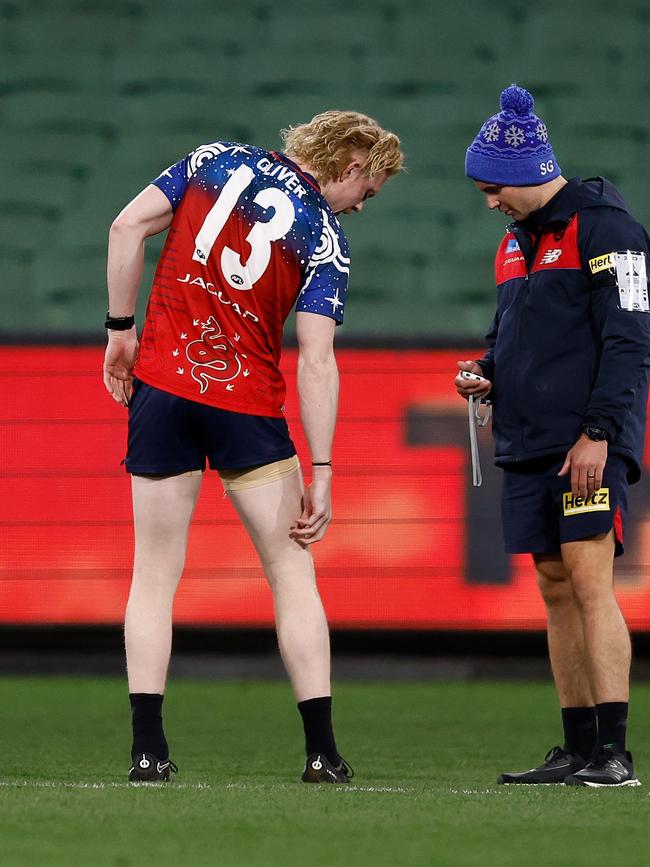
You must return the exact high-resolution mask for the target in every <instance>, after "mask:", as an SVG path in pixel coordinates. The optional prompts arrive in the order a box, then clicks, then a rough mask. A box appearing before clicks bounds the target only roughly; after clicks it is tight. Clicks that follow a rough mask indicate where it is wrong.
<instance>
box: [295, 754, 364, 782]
mask: <svg viewBox="0 0 650 867" xmlns="http://www.w3.org/2000/svg"><path fill="white" fill-rule="evenodd" d="M353 776H354V771H353V770H352V768H351V767H350V765H348V764H347V762H345V761H343V759H341V764H340V765H339V766H338V767H335V766H334V765H333V764H332V763H331V762H330V761H329V760H328V759H327V758H326V757H325V756H324V755H323V754H322V753H312V754H311V755H310V756H307V761H306V763H305V770H304V771H303V772H302V781H303V783H349V782H350V780H351V779H352V777H353Z"/></svg>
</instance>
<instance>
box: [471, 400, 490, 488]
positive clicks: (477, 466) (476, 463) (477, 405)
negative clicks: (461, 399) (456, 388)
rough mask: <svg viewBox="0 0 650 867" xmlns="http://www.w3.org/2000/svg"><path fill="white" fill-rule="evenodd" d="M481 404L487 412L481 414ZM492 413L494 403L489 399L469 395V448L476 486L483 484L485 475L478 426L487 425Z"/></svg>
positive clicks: (473, 480) (473, 481)
mask: <svg viewBox="0 0 650 867" xmlns="http://www.w3.org/2000/svg"><path fill="white" fill-rule="evenodd" d="M481 404H483V405H484V406H485V410H486V411H485V414H484V415H481ZM491 413H492V404H491V403H490V401H489V400H483V399H482V398H480V397H479V399H478V400H476V398H475V397H474V395H473V394H471V395H470V396H469V400H468V401H467V414H468V417H469V448H470V452H471V454H472V484H473V485H474V487H475V488H478V487H480V486H481V483H482V482H483V476H482V475H481V460H480V458H479V454H478V440H477V437H476V428H477V427H485V425H486V424H487V423H488V421H489V420H490V415H491Z"/></svg>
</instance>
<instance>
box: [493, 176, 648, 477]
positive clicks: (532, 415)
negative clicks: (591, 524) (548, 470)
mask: <svg viewBox="0 0 650 867" xmlns="http://www.w3.org/2000/svg"><path fill="white" fill-rule="evenodd" d="M649 252H650V238H648V235H647V233H646V232H645V230H644V228H643V226H641V225H640V224H639V223H637V221H636V220H635V219H634V218H633V217H632V216H631V215H630V214H629V213H628V210H627V207H626V205H625V202H624V201H623V199H622V198H621V196H620V194H619V193H618V191H617V190H616V189H615V188H614V187H613V186H612V184H610V183H609V182H608V181H606V180H605V179H603V178H590V179H589V180H585V181H581V180H580V178H573V179H571V180H570V181H568V183H567V184H566V185H565V186H564V187H562V189H560V190H559V192H558V193H557V194H556V195H555V196H554V197H553V198H552V199H551V200H550V201H549V202H548V203H547V204H546V205H545V206H544V207H543V208H540V209H539V210H538V211H535V212H534V213H532V214H531V215H530V216H529V217H528V218H527V219H526V220H525V221H522V222H515V223H512V224H511V225H509V226H508V228H507V231H506V236H505V238H504V239H503V241H502V242H501V245H500V246H499V250H498V252H497V256H496V262H495V270H496V282H497V289H498V304H497V312H496V315H495V317H494V321H493V323H492V327H491V329H490V332H489V333H488V334H487V341H488V345H489V347H490V348H489V350H488V352H487V353H486V355H485V356H484V358H482V359H480V360H479V364H480V365H481V367H482V369H483V372H484V375H485V376H486V377H487V378H488V379H490V380H491V381H492V384H493V386H492V393H491V399H492V401H493V403H494V421H493V434H494V442H495V453H496V463H497V464H498V465H500V466H503V465H508V464H510V463H514V462H518V461H524V460H530V459H532V458H536V457H541V456H543V455H550V454H555V453H557V454H558V455H565V454H566V452H567V451H568V450H569V449H570V448H571V447H572V446H573V445H574V444H575V443H576V441H577V440H578V438H579V437H580V434H581V428H582V426H583V425H592V426H593V427H599V428H603V429H604V430H606V431H607V433H608V435H609V439H610V445H609V452H610V453H611V454H618V455H622V456H623V457H624V458H626V459H627V461H628V463H629V466H630V470H629V474H628V475H629V480H630V482H634V481H637V480H638V478H639V476H640V468H641V463H642V454H643V441H644V429H645V419H646V404H647V391H648V386H647V369H648V366H649V364H650V358H649V355H650V307H649V304H648V285H647V278H646V274H647V272H646V270H645V269H646V259H647V256H648V253H649Z"/></svg>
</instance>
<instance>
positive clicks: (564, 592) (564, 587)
mask: <svg viewBox="0 0 650 867" xmlns="http://www.w3.org/2000/svg"><path fill="white" fill-rule="evenodd" d="M537 586H538V587H539V590H540V593H541V594H542V599H543V600H544V602H545V603H546V605H561V604H563V603H565V602H568V601H570V600H571V597H572V595H573V589H572V587H571V582H570V581H569V580H568V577H567V575H566V573H565V572H564V570H563V569H562V567H561V565H559V566H558V564H555V563H538V564H537Z"/></svg>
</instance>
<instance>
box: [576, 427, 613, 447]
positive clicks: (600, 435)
mask: <svg viewBox="0 0 650 867" xmlns="http://www.w3.org/2000/svg"><path fill="white" fill-rule="evenodd" d="M582 433H583V434H584V435H585V436H586V437H589V439H590V440H592V441H593V442H595V443H600V442H603V440H605V442H609V434H608V433H607V431H606V430H604V428H602V427H595V426H594V425H588V424H585V425H583V426H582Z"/></svg>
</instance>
